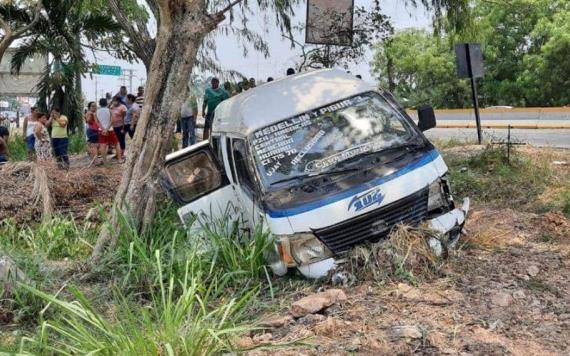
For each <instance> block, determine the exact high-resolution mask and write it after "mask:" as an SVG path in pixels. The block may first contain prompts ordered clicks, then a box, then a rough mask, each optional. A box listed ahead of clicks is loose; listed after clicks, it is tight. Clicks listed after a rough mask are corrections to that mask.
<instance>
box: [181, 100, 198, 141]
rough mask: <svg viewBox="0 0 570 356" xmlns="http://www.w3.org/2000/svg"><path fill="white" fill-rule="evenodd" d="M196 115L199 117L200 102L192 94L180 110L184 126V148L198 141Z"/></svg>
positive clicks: (182, 125)
mask: <svg viewBox="0 0 570 356" xmlns="http://www.w3.org/2000/svg"><path fill="white" fill-rule="evenodd" d="M196 117H198V102H197V101H196V97H195V96H194V95H191V96H190V97H189V98H188V99H186V101H185V102H184V104H183V105H182V109H181V110H180V126H181V128H182V148H184V147H188V146H191V145H193V144H195V143H196Z"/></svg>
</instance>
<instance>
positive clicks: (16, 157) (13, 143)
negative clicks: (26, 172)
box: [8, 130, 28, 161]
mask: <svg viewBox="0 0 570 356" xmlns="http://www.w3.org/2000/svg"><path fill="white" fill-rule="evenodd" d="M8 155H9V157H8V158H9V159H10V161H25V160H26V159H28V150H27V148H26V141H25V140H24V137H23V136H22V135H20V134H18V133H16V131H15V130H12V132H11V133H10V138H9V139H8Z"/></svg>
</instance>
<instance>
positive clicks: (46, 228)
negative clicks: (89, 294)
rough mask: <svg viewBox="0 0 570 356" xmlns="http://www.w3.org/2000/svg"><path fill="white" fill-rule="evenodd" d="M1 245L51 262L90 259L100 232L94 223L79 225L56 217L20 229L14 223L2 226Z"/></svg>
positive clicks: (69, 219)
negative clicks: (51, 260) (55, 260)
mask: <svg viewBox="0 0 570 356" xmlns="http://www.w3.org/2000/svg"><path fill="white" fill-rule="evenodd" d="M0 236H2V240H1V241H0V246H2V247H3V248H4V249H6V250H11V251H13V250H16V251H19V252H25V253H28V254H29V255H35V256H44V257H46V258H48V259H63V258H72V259H80V258H84V257H87V256H88V255H89V254H90V253H91V250H92V244H93V243H94V242H95V239H96V236H97V230H96V229H95V228H94V227H93V226H91V225H90V224H83V225H81V224H78V223H76V222H75V221H74V220H73V219H72V218H70V217H69V218H66V217H61V216H55V217H53V218H51V219H49V220H46V221H45V222H43V223H41V224H38V225H34V226H28V227H18V226H17V224H16V223H15V222H14V221H11V220H8V221H4V222H2V223H0Z"/></svg>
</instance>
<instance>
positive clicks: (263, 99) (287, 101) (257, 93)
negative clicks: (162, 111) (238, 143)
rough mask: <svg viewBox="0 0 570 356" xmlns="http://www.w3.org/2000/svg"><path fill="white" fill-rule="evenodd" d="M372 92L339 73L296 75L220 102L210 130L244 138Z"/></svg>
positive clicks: (361, 82)
mask: <svg viewBox="0 0 570 356" xmlns="http://www.w3.org/2000/svg"><path fill="white" fill-rule="evenodd" d="M374 89H375V88H374V87H373V86H372V85H370V84H368V83H366V82H364V81H363V80H361V79H358V78H356V77H354V76H353V75H351V74H348V73H346V72H344V71H342V70H338V69H322V70H316V71H311V72H303V73H299V74H296V75H292V76H288V77H285V78H283V79H279V80H275V81H273V82H269V83H265V84H262V85H260V86H258V87H256V88H254V89H250V90H248V91H245V92H243V93H241V94H239V95H236V96H234V97H232V98H230V99H228V100H225V101H223V102H222V103H220V105H218V107H217V108H216V114H215V118H214V122H213V125H212V130H213V131H214V132H231V133H237V134H239V135H243V136H247V135H249V134H250V133H252V132H254V131H256V130H257V129H259V128H262V127H265V126H268V125H271V124H272V123H274V122H277V121H281V120H284V119H287V118H289V117H292V116H295V115H299V114H302V113H305V112H307V111H310V110H313V109H316V108H319V107H322V106H325V105H327V104H330V103H333V102H336V101H339V100H342V99H344V98H347V97H350V96H353V95H357V94H360V93H363V92H367V91H370V90H374Z"/></svg>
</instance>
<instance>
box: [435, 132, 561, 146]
mask: <svg viewBox="0 0 570 356" xmlns="http://www.w3.org/2000/svg"><path fill="white" fill-rule="evenodd" d="M425 134H426V136H427V137H428V138H430V139H432V138H436V139H443V140H449V139H452V138H453V139H458V140H461V141H469V142H476V141H477V130H475V129H431V130H429V131H426V132H425ZM483 138H484V140H485V141H486V142H489V141H491V140H492V141H501V140H505V141H506V139H507V130H505V129H485V130H483ZM511 140H512V141H513V142H524V143H528V144H531V145H535V146H552V147H560V148H570V130H549V129H542V130H526V129H512V130H511Z"/></svg>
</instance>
